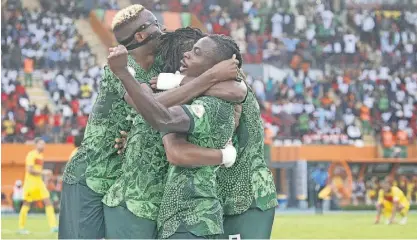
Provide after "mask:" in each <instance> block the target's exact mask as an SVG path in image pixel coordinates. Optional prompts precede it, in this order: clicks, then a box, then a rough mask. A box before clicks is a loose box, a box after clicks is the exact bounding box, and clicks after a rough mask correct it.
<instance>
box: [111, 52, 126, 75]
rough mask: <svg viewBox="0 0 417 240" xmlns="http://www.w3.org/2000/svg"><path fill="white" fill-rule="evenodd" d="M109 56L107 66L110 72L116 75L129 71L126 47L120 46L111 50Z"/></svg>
mask: <svg viewBox="0 0 417 240" xmlns="http://www.w3.org/2000/svg"><path fill="white" fill-rule="evenodd" d="M109 52H110V53H109V56H108V57H107V64H108V65H109V67H110V70H111V71H112V72H113V73H114V74H116V76H117V74H118V73H120V72H121V71H125V70H126V71H127V56H128V52H127V49H126V47H125V46H123V45H119V46H117V47H114V48H109Z"/></svg>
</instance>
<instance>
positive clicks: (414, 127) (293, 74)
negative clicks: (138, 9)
mask: <svg viewBox="0 0 417 240" xmlns="http://www.w3.org/2000/svg"><path fill="white" fill-rule="evenodd" d="M135 1H136V0H132V1H131V3H135ZM40 2H41V5H42V6H44V7H46V6H47V8H46V9H48V8H51V7H52V9H54V11H51V9H50V10H49V11H46V12H42V13H39V12H34V11H28V10H22V9H19V8H16V9H14V10H13V9H12V10H9V11H6V13H7V14H6V15H5V21H4V22H5V23H7V24H4V25H3V27H2V32H3V33H5V34H2V36H8V37H7V38H6V37H2V51H3V55H2V60H3V63H4V64H3V69H4V70H5V71H3V72H4V73H3V76H2V79H6V80H7V81H2V98H6V97H7V98H14V99H15V100H16V98H17V99H23V100H19V101H17V104H16V103H15V104H14V105H17V107H14V108H12V110H11V109H10V108H3V106H2V118H3V119H6V120H7V121H6V123H7V124H6V125H7V126H6V125H5V124H3V128H2V136H3V137H2V140H4V141H6V142H16V141H25V140H30V139H31V138H33V137H34V136H42V137H44V138H45V139H46V140H47V141H49V142H67V141H69V142H71V141H72V140H71V139H73V137H74V135H76V134H77V132H78V131H79V129H81V128H83V127H84V126H85V124H86V121H87V116H88V114H89V112H90V111H91V103H92V101H93V99H94V97H95V96H96V94H97V92H96V91H97V86H98V84H99V81H100V73H101V72H100V67H99V66H98V65H97V63H96V62H97V61H96V59H95V56H94V55H93V54H91V51H90V48H89V46H88V45H87V44H86V43H85V41H83V37H82V36H80V35H79V34H78V33H77V31H76V29H75V28H74V27H73V20H72V18H73V17H75V18H78V17H83V16H86V14H82V13H83V11H84V10H85V9H86V8H87V7H86V6H78V5H76V4H75V1H70V3H69V4H67V3H65V4H67V5H68V6H67V5H63V4H62V3H63V2H62V1H57V2H56V3H57V4H56V5H48V4H46V3H45V2H49V1H47V0H43V1H40ZM139 2H140V3H141V4H143V5H145V7H148V8H150V9H153V10H155V11H165V10H169V11H176V12H183V11H189V12H191V13H193V14H194V15H196V16H198V17H199V18H200V20H201V22H203V23H204V26H205V27H206V28H207V30H208V31H209V32H210V33H220V34H226V35H231V36H232V37H233V38H234V39H235V41H236V42H237V43H238V44H239V46H240V48H241V51H242V53H243V54H244V61H245V63H256V64H257V63H265V64H269V65H272V66H274V67H276V68H279V69H284V70H285V73H286V74H285V76H284V77H281V78H276V77H275V76H270V77H269V79H266V80H264V79H262V76H256V75H253V76H251V75H248V82H249V83H250V84H251V86H252V88H253V90H254V91H255V93H256V95H257V97H258V99H259V102H260V105H261V108H262V109H263V113H262V117H263V119H264V122H265V128H266V130H265V131H266V134H265V135H266V139H265V140H266V141H271V142H273V143H274V144H276V145H280V144H286V143H288V141H290V143H292V144H293V143H303V144H360V145H362V144H363V143H381V144H382V145H383V146H384V148H385V149H387V152H386V154H385V155H386V156H394V155H395V154H397V149H396V148H395V147H396V146H402V145H405V144H407V143H411V142H414V141H415V140H416V139H415V138H416V137H415V136H416V135H417V124H416V119H417V116H416V113H417V72H416V71H415V69H417V55H416V52H417V51H415V50H416V49H417V41H416V34H415V32H416V31H415V30H416V27H417V25H416V22H417V21H416V19H417V12H410V11H404V12H400V11H395V10H390V9H379V10H375V9H372V8H370V9H367V10H354V9H349V10H347V9H346V8H345V6H338V5H337V4H335V3H334V2H333V1H320V3H319V4H317V1H303V3H302V4H297V5H295V6H292V5H288V4H281V5H280V4H279V3H280V2H279V1H260V0H247V1H217V0H205V1H203V0H160V1H142V0H141V1H139ZM284 2H285V1H284ZM97 4H98V5H96V7H98V8H105V9H117V8H118V6H117V4H116V3H115V2H114V1H105V0H103V1H98V3H97ZM83 9H84V10H83ZM89 9H93V7H91V6H90V7H89ZM410 10H411V9H410ZM22 16H24V17H22ZM25 19H30V21H27V20H25ZM28 30H29V31H30V32H31V33H34V34H32V35H29V31H28ZM29 39H30V40H29ZM44 50H45V51H44ZM46 50H47V51H46ZM313 72H318V73H319V74H313ZM22 76H23V79H25V81H24V83H25V84H24V85H25V86H26V87H30V83H31V81H30V79H32V78H33V79H35V78H37V79H41V81H42V83H43V85H44V86H45V89H46V90H47V91H48V92H49V94H50V96H51V99H52V101H53V102H54V104H55V106H56V109H57V111H52V110H51V109H43V110H42V111H41V110H39V109H32V108H33V107H32V106H31V105H30V104H29V103H28V102H29V99H28V98H27V96H26V95H25V94H24V93H19V94H17V93H16V90H14V89H16V88H19V89H21V88H23V89H24V87H23V86H22V85H21V84H19V83H18V82H19V81H18V80H20V81H21V80H22ZM37 76H39V77H37ZM22 82H23V81H22ZM18 86H19V87H18ZM21 91H22V90H21ZM11 95H13V97H10V96H11ZM15 102H16V101H15ZM21 102H22V103H21ZM21 104H26V105H23V106H22V105H21ZM9 105H10V104H9ZM11 105H12V107H13V104H11ZM19 107H20V108H19ZM19 109H20V111H21V112H22V110H21V109H24V110H25V111H26V113H23V114H21V115H24V117H22V118H24V119H25V121H23V122H22V121H21V120H19V121H18V119H17V117H16V116H15V115H17V112H18V110H19ZM35 118H36V119H38V120H37V121H36V123H34V121H33V119H35ZM27 119H29V120H27ZM39 119H42V120H39ZM28 123H29V124H30V125H28ZM39 124H40V125H39ZM20 125H22V126H20ZM22 128H23V130H24V131H25V130H26V128H27V132H26V134H23V137H22V136H21V135H22V133H21V130H22ZM11 129H13V131H12V130H11ZM40 129H43V130H40ZM46 129H52V130H53V131H46ZM31 131H33V133H31ZM6 132H8V133H6ZM12 132H13V133H12ZM27 133H31V134H27Z"/></svg>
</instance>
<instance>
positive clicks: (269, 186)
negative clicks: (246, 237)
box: [217, 89, 277, 215]
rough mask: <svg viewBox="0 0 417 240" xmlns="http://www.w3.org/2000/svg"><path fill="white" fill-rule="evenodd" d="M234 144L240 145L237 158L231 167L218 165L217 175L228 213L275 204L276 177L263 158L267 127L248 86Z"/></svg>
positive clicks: (262, 208) (226, 212) (264, 208)
mask: <svg viewBox="0 0 417 240" xmlns="http://www.w3.org/2000/svg"><path fill="white" fill-rule="evenodd" d="M233 145H234V146H238V147H237V148H236V149H237V150H238V157H237V159H236V162H235V164H234V165H233V166H232V167H230V168H227V169H226V168H221V169H219V171H218V179H217V181H218V189H219V196H220V197H221V199H222V205H223V209H224V213H225V215H237V214H241V213H243V212H245V211H246V210H248V209H249V207H251V205H253V203H255V204H254V205H256V207H258V208H260V209H261V210H267V209H270V208H273V207H276V206H277V201H276V188H275V184H274V178H273V176H272V173H271V172H270V171H269V169H268V167H267V165H266V163H265V159H264V158H265V157H264V128H263V124H262V119H261V117H260V110H259V105H258V102H257V101H256V98H255V95H254V94H253V92H252V91H251V90H249V89H248V95H247V98H246V100H245V102H244V103H243V104H242V113H241V116H240V121H239V126H238V128H237V130H236V134H235V135H234V138H233ZM254 201H255V202H254Z"/></svg>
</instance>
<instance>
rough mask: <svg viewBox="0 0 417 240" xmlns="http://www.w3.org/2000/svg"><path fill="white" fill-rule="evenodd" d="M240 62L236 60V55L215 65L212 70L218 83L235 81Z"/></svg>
mask: <svg viewBox="0 0 417 240" xmlns="http://www.w3.org/2000/svg"><path fill="white" fill-rule="evenodd" d="M238 65H239V61H238V60H236V55H235V54H233V57H232V58H231V59H228V60H224V61H221V62H219V63H217V64H216V65H214V66H213V67H212V68H211V69H210V70H211V71H212V73H213V74H214V77H215V79H216V80H217V81H218V82H222V81H227V80H234V79H236V78H237V73H238V70H239V68H238Z"/></svg>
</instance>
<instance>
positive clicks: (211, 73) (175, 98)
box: [125, 59, 247, 110]
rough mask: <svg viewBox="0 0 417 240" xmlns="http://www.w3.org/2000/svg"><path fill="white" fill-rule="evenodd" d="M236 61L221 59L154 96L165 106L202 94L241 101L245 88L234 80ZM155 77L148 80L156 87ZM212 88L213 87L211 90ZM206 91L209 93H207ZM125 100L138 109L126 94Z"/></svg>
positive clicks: (189, 99)
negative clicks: (178, 85) (208, 67)
mask: <svg viewBox="0 0 417 240" xmlns="http://www.w3.org/2000/svg"><path fill="white" fill-rule="evenodd" d="M236 61H237V60H235V59H229V60H225V61H222V62H220V63H218V64H216V65H215V66H213V67H212V68H211V69H209V70H207V71H206V72H204V73H203V74H202V75H200V76H199V77H196V78H194V77H184V79H183V80H182V83H184V84H183V85H182V86H181V87H178V88H174V89H169V90H167V91H164V92H161V93H158V94H156V96H155V98H156V100H157V101H158V102H159V103H161V104H163V105H164V106H165V107H172V106H175V105H181V104H185V103H187V102H190V101H191V100H192V99H194V98H196V97H198V96H200V95H202V94H205V95H210V96H213V97H218V98H220V99H223V100H226V101H229V102H242V101H243V100H244V98H245V97H246V93H247V88H246V85H245V84H244V83H240V82H237V81H236V80H237V79H236V76H237V74H238V68H237V63H236ZM157 79H158V78H157V77H155V78H153V79H152V80H151V81H150V83H151V85H154V87H156V83H157V81H158V80H157ZM239 80H240V79H239ZM213 84H214V85H213ZM138 85H139V84H138ZM140 86H141V87H142V88H144V89H147V90H148V91H151V88H149V86H148V85H147V84H145V83H142V84H140ZM212 88H214V89H213V90H211V89H212ZM208 91H209V94H207V92H208ZM125 100H126V102H127V103H129V104H130V105H132V106H133V107H134V108H135V109H136V110H138V109H137V107H136V106H135V103H134V102H133V100H132V98H131V97H130V96H129V95H128V94H126V95H125Z"/></svg>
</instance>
